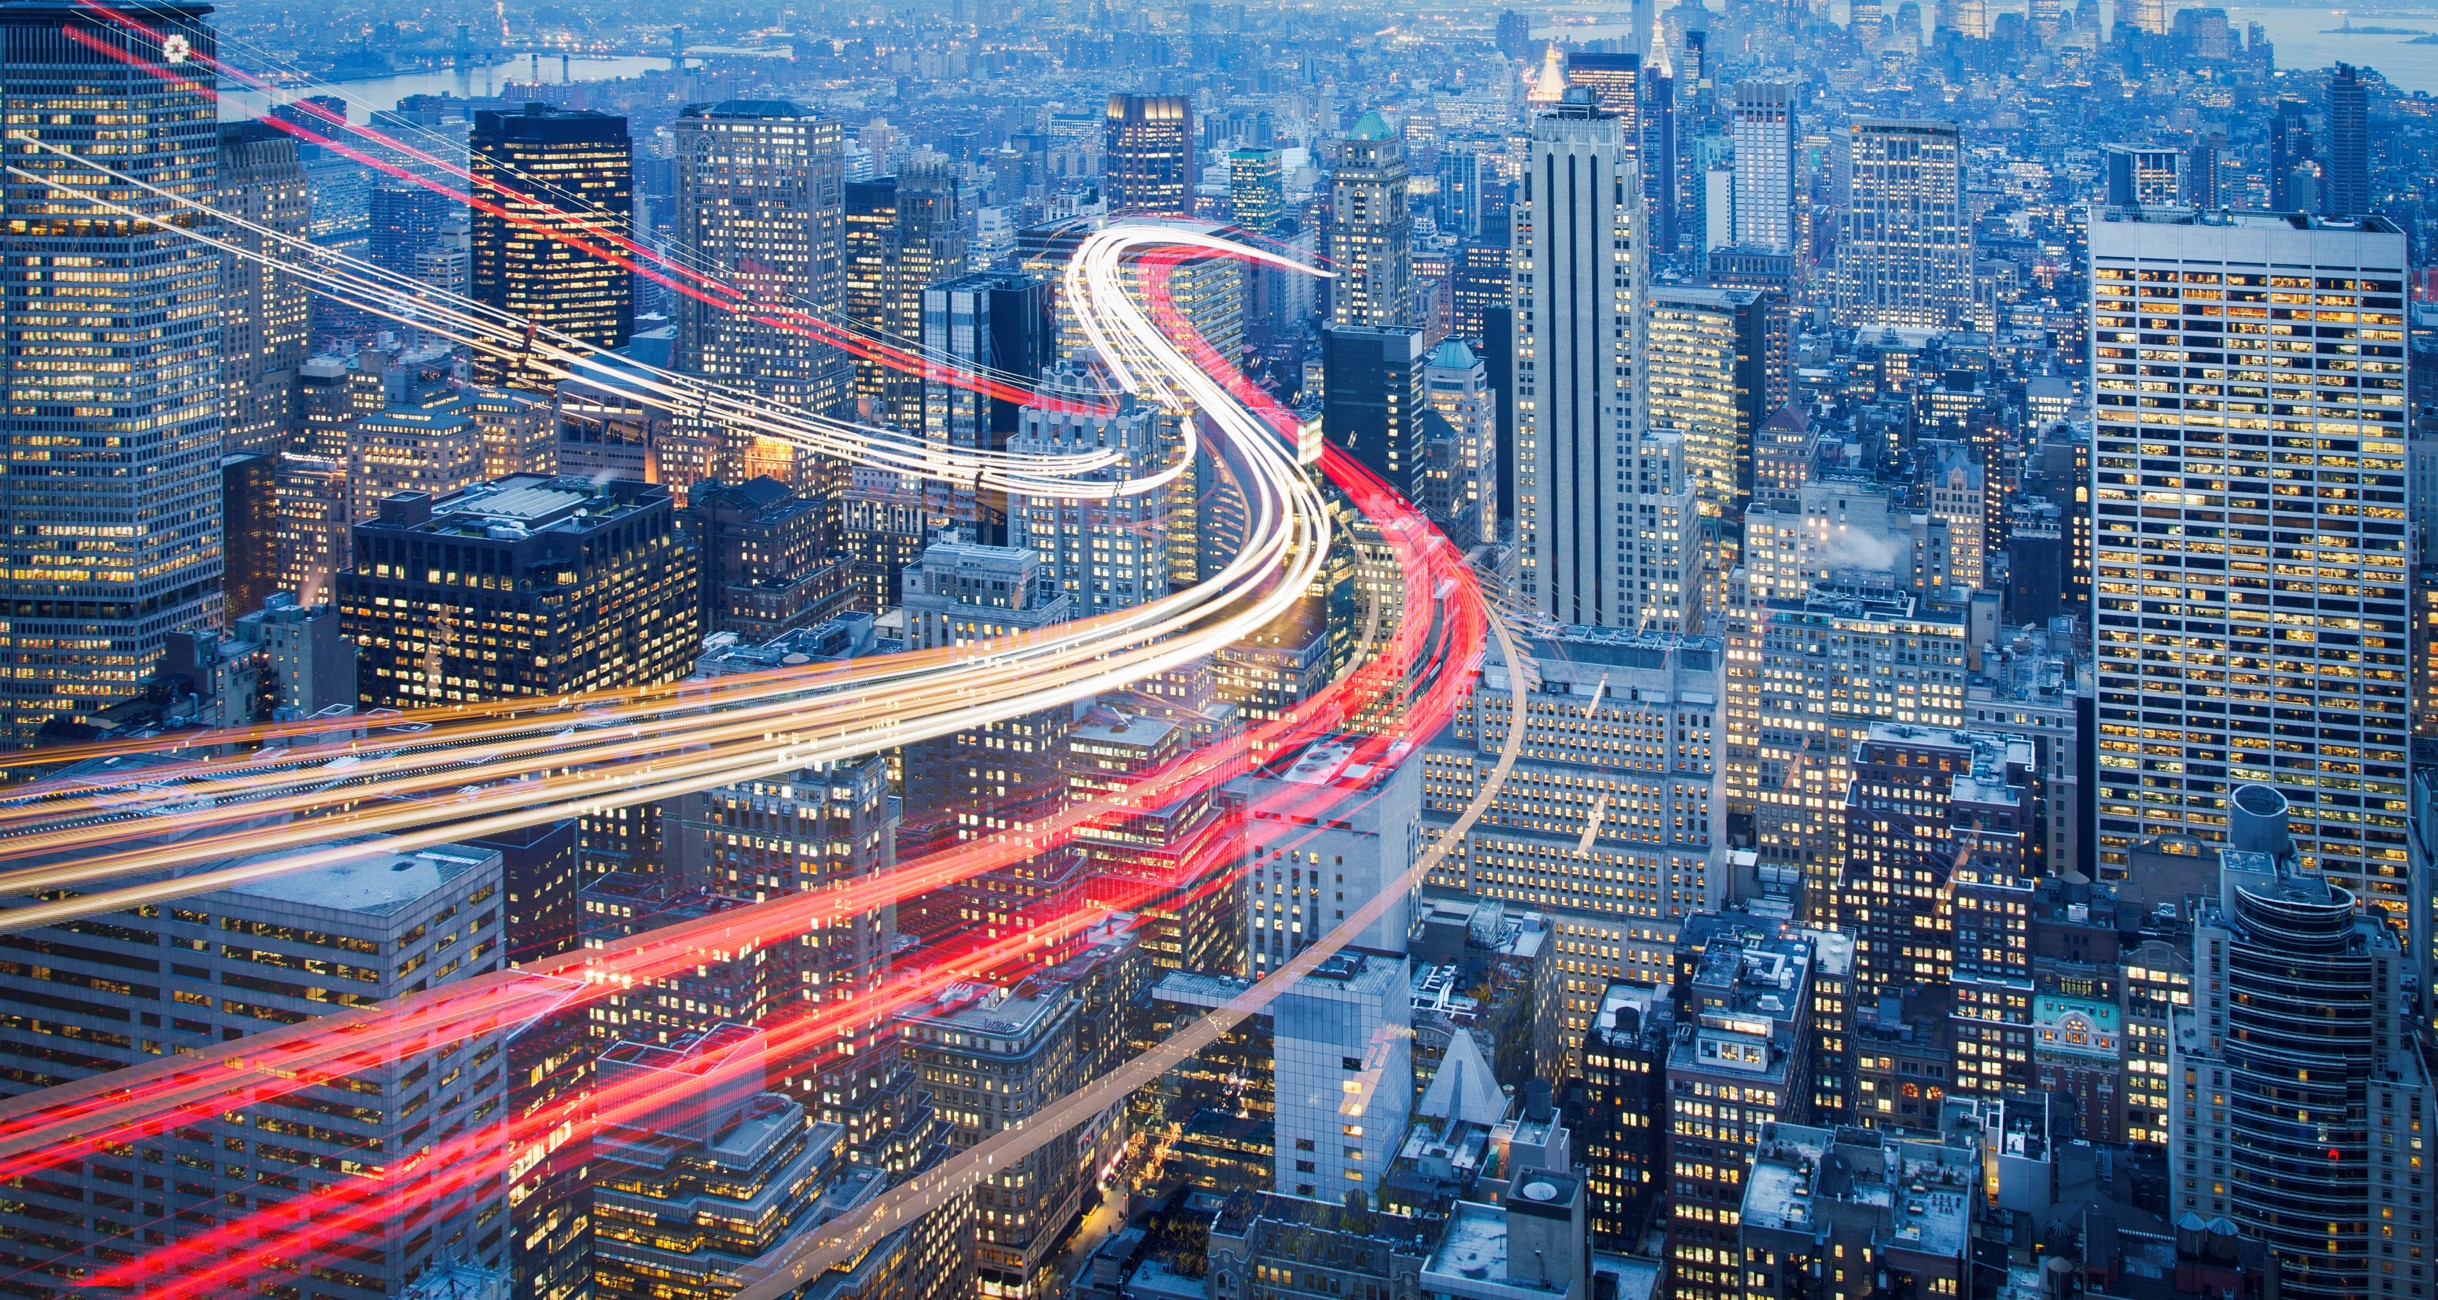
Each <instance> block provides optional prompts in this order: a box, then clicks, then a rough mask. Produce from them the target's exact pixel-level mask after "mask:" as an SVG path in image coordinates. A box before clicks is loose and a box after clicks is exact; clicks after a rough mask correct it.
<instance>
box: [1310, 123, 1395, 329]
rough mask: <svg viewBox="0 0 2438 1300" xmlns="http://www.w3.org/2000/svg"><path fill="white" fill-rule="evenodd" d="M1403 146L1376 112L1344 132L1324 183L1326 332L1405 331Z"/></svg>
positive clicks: (1393, 131)
mask: <svg viewBox="0 0 2438 1300" xmlns="http://www.w3.org/2000/svg"><path fill="white" fill-rule="evenodd" d="M1410 180H1411V173H1410V172H1409V171H1408V170H1407V168H1406V165H1405V142H1404V141H1403V140H1401V139H1399V138H1398V137H1397V133H1396V131H1395V130H1393V129H1392V128H1390V126H1389V125H1388V122H1387V120H1386V119H1384V118H1382V117H1381V116H1380V115H1379V114H1378V113H1376V112H1374V113H1365V114H1364V115H1363V119H1362V120H1361V121H1359V122H1357V123H1355V125H1354V129H1353V130H1351V131H1348V132H1347V133H1346V139H1345V141H1344V143H1343V145H1342V152H1341V153H1340V154H1339V157H1338V168H1337V173H1336V174H1335V175H1334V176H1333V177H1331V178H1330V182H1329V203H1330V209H1331V218H1332V219H1331V221H1330V223H1329V261H1330V264H1331V267H1332V268H1333V269H1334V270H1335V271H1336V272H1337V275H1336V278H1335V279H1333V280H1331V281H1330V282H1329V322H1330V324H1332V325H1376V326H1392V325H1406V324H1411V323H1413V320H1414V285H1413V274H1414V266H1413V258H1414V214H1413V210H1412V209H1411V208H1410V207H1409V206H1408V205H1407V202H1406V197H1405V195H1406V187H1407V184H1408V182H1409V181H1410Z"/></svg>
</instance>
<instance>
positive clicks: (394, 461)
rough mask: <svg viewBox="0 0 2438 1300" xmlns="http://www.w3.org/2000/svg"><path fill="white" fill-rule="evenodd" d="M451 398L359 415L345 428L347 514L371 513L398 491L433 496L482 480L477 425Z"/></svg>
mask: <svg viewBox="0 0 2438 1300" xmlns="http://www.w3.org/2000/svg"><path fill="white" fill-rule="evenodd" d="M456 406H457V404H456V403H455V402H450V401H442V402H436V403H433V404H431V405H422V404H417V405H414V406H394V407H391V408H390V409H388V410H386V411H376V412H374V413H373V414H370V415H364V416H359V417H357V419H356V422H355V424H354V426H353V427H352V428H350V429H349V430H348V434H347V496H348V501H347V517H348V518H349V519H350V520H360V519H371V518H374V517H376V516H378V515H379V514H380V513H381V502H382V501H383V500H385V499H386V498H389V497H393V496H396V495H397V494H399V493H401V492H420V493H423V494H424V495H426V496H428V497H431V498H433V499H435V500H437V499H439V498H441V497H446V496H453V495H455V494H457V493H459V492H463V491H464V490H466V489H467V488H470V487H472V486H474V485H475V484H477V483H480V482H482V481H483V435H482V429H481V427H480V426H478V425H476V424H475V423H474V421H473V420H472V419H470V418H468V417H467V416H465V415H464V414H462V413H460V412H459V411H458V410H457V409H456Z"/></svg>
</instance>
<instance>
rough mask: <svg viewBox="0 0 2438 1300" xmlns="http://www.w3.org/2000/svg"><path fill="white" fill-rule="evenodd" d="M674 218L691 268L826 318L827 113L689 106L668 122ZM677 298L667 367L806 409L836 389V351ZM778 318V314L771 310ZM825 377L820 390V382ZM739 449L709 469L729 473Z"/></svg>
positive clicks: (832, 207) (831, 287) (837, 269)
mask: <svg viewBox="0 0 2438 1300" xmlns="http://www.w3.org/2000/svg"><path fill="white" fill-rule="evenodd" d="M674 129H675V134H676V141H675V152H676V157H677V160H678V166H677V176H676V181H677V195H676V199H677V204H676V219H675V221H674V222H672V223H671V225H670V228H669V238H670V239H671V241H672V242H673V243H675V244H676V246H677V247H678V248H680V249H682V250H684V252H685V255H686V257H687V260H688V261H689V262H690V263H691V264H693V265H694V266H695V268H696V269H698V270H700V271H702V272H704V273H706V274H709V275H711V276H714V277H717V278H718V279H721V280H723V281H726V282H727V283H728V284H730V285H733V286H734V287H735V288H736V289H738V290H739V291H741V292H742V293H743V294H744V295H745V297H746V300H747V301H749V302H753V303H759V304H767V305H768V308H777V309H779V310H780V311H781V312H785V311H791V310H792V311H799V312H805V313H809V314H812V315H815V316H820V317H823V318H825V319H826V318H828V317H829V316H830V315H831V314H832V313H835V312H836V311H837V310H838V308H839V306H840V303H841V301H842V298H843V294H844V289H845V273H844V269H843V261H842V259H843V256H844V254H843V248H844V224H843V223H844V211H845V209H844V202H845V198H844V192H843V186H844V185H845V183H846V181H845V171H844V162H843V160H842V154H841V145H842V137H841V134H840V130H839V125H838V122H837V120H836V119H835V118H825V117H822V116H821V115H819V114H817V113H814V112H812V111H811V110H809V109H805V108H801V107H798V106H797V105H795V104H791V103H787V102H785V101H783V100H731V101H727V102H724V103H717V104H689V105H687V106H686V107H685V108H684V110H683V111H681V112H680V113H679V114H678V117H677V122H676V125H675V128H674ZM768 308H766V309H765V310H762V311H753V310H745V311H730V310H721V309H719V308H717V307H714V306H712V305H710V304H708V303H704V302H702V301H700V300H699V299H697V298H695V297H693V296H691V295H686V294H680V295H678V296H677V339H676V344H675V347H674V348H673V349H672V351H671V362H672V364H674V365H676V366H677V367H678V368H679V369H683V370H691V371H695V372H698V373H701V374H706V375H712V376H717V377H719V378H722V379H730V380H738V381H743V382H745V383H748V384H751V385H752V386H754V387H755V388H757V389H758V390H760V391H762V392H765V393H768V394H771V395H773V396H777V397H780V398H783V399H786V400H790V401H793V402H795V403H798V404H801V405H804V406H808V407H811V408H812V409H816V410H826V409H835V408H836V407H837V405H838V404H839V402H840V399H841V398H843V396H844V393H843V392H841V391H837V387H836V386H837V384H838V382H839V381H840V379H842V378H843V376H842V374H841V373H840V367H839V365H838V362H839V360H840V357H839V354H838V353H836V352H835V351H833V350H832V349H831V348H829V347H827V346H825V345H823V344H821V343H818V342H816V341H814V340H813V339H811V338H808V337H806V335H805V334H804V332H802V331H801V330H790V329H785V328H781V327H780V326H778V325H773V324H770V323H768V322H767V321H766V320H759V319H756V317H757V316H762V317H766V316H769V315H771V314H772V313H771V312H770V311H769V310H768ZM782 319H784V317H783V316H782ZM825 380H826V381H827V386H826V387H825V383H824V381H825ZM743 452H744V448H742V447H738V448H732V449H731V454H730V456H729V457H728V458H727V460H728V461H729V462H730V463H728V464H726V465H724V466H723V467H722V468H723V470H724V472H723V473H722V474H721V475H720V476H721V477H723V478H727V479H728V480H729V481H731V482H733V481H736V480H737V479H738V478H739V477H741V474H742V465H741V463H737V462H741V460H742V459H743Z"/></svg>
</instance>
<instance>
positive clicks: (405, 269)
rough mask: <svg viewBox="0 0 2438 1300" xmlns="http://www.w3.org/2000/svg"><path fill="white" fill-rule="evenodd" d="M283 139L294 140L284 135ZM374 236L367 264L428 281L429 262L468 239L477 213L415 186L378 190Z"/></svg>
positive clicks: (369, 211) (372, 205)
mask: <svg viewBox="0 0 2438 1300" xmlns="http://www.w3.org/2000/svg"><path fill="white" fill-rule="evenodd" d="M280 138H281V139H293V137H290V136H287V135H284V134H283V135H282V136H281V137H280ZM365 211H366V219H367V221H368V222H369V224H370V226H371V232H370V234H369V235H368V237H367V239H366V242H365V254H364V255H365V260H366V261H369V262H371V263H372V264H373V265H374V266H377V267H380V268H381V269H382V270H384V271H390V272H394V273H396V274H398V275H408V276H415V277H416V278H418V279H420V278H422V270H421V267H422V266H423V264H424V263H423V259H424V258H425V257H426V256H427V255H429V254H431V253H433V252H436V251H438V250H440V249H442V248H444V247H446V246H448V245H450V244H453V243H456V242H458V241H459V240H461V239H462V238H463V236H464V234H465V227H466V222H467V216H468V214H469V213H470V212H471V211H472V209H471V208H469V207H468V206H467V205H466V204H465V203H464V202H463V201H462V200H458V199H454V198H451V197H450V196H449V195H447V194H445V193H442V192H441V191H439V190H436V189H431V188H428V187H426V186H422V185H417V184H414V183H412V182H410V181H393V182H387V183H384V184H381V185H376V186H374V187H373V188H372V191H371V193H370V194H368V195H367V196H366V200H365Z"/></svg>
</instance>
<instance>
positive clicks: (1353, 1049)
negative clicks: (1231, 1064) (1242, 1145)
mask: <svg viewBox="0 0 2438 1300" xmlns="http://www.w3.org/2000/svg"><path fill="white" fill-rule="evenodd" d="M1411 984H1412V980H1411V972H1410V968H1409V966H1408V965H1407V962H1406V959H1405V958H1404V956H1403V955H1401V954H1396V955H1391V954H1381V953H1374V952H1364V951H1361V950H1359V949H1352V948H1349V949H1347V950H1345V951H1341V952H1339V953H1337V954H1336V955H1334V956H1332V957H1330V958H1328V959H1327V960H1325V961H1323V962H1322V963H1321V964H1320V965H1319V967H1317V968H1316V969H1314V970H1313V972H1312V973H1311V974H1309V975H1306V976H1304V977H1303V978H1302V979H1300V980H1297V981H1296V982H1295V983H1294V984H1293V985H1292V986H1291V987H1289V988H1288V990H1287V991H1286V992H1285V993H1282V994H1280V995H1279V997H1278V999H1277V1000H1276V1001H1275V1002H1273V1003H1271V1005H1270V1018H1271V1024H1272V1027H1273V1028H1272V1034H1273V1038H1272V1043H1273V1050H1274V1051H1275V1053H1276V1055H1275V1057H1274V1061H1275V1065H1274V1069H1275V1076H1274V1077H1275V1087H1276V1093H1275V1095H1276V1098H1277V1107H1278V1110H1277V1130H1276V1132H1277V1138H1276V1142H1277V1146H1276V1156H1275V1160H1276V1164H1275V1169H1274V1176H1273V1179H1272V1184H1271V1185H1272V1187H1273V1189H1274V1190H1276V1191H1278V1192H1281V1193H1285V1194H1288V1195H1293V1196H1300V1197H1304V1198H1307V1199H1314V1198H1317V1199H1321V1200H1339V1201H1342V1200H1344V1199H1346V1197H1347V1194H1348V1193H1350V1192H1361V1193H1363V1194H1364V1195H1365V1196H1366V1197H1370V1198H1373V1199H1374V1200H1375V1201H1376V1199H1377V1198H1378V1196H1379V1192H1380V1188H1381V1186H1382V1180H1384V1179H1385V1178H1386V1177H1387V1174H1388V1167H1389V1162H1390V1161H1391V1160H1392V1159H1393V1158H1394V1157H1395V1156H1396V1154H1397V1151H1398V1149H1399V1148H1400V1147H1401V1146H1402V1145H1403V1144H1404V1141H1405V1127H1406V1123H1407V1121H1408V1119H1409V1118H1410V1116H1411V1114H1412V1110H1413V1105H1414V1066H1413V1039H1412V1035H1411V1034H1410V1032H1409V1027H1410V1025H1411V1022H1412V1015H1413V1008H1412V1002H1411V996H1410V988H1411Z"/></svg>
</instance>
